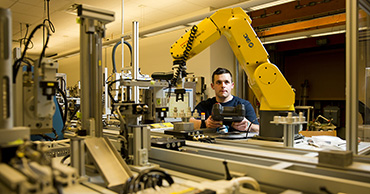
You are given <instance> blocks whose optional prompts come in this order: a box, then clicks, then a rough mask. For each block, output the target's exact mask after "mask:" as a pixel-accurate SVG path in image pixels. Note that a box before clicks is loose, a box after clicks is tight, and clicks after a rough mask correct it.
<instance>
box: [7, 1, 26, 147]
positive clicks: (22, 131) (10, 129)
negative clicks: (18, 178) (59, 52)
mask: <svg viewBox="0 0 370 194" xmlns="http://www.w3.org/2000/svg"><path fill="white" fill-rule="evenodd" d="M11 25H12V17H11V11H10V10H9V9H3V8H0V51H1V52H0V96H1V97H0V144H4V143H8V142H11V141H15V140H17V139H29V137H30V131H29V128H26V127H17V128H14V102H13V86H12V80H13V74H12V53H11V46H12V42H11V41H12V27H11Z"/></svg>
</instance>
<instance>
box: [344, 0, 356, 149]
mask: <svg viewBox="0 0 370 194" xmlns="http://www.w3.org/2000/svg"><path fill="white" fill-rule="evenodd" d="M346 33H347V34H346V141H347V147H346V149H347V151H352V152H353V154H357V152H358V146H357V145H358V143H357V137H358V134H357V133H358V132H357V128H358V126H357V125H358V124H357V113H358V83H357V73H358V67H357V62H358V60H357V59H358V58H357V53H358V50H359V49H358V1H357V0H356V1H353V0H346Z"/></svg>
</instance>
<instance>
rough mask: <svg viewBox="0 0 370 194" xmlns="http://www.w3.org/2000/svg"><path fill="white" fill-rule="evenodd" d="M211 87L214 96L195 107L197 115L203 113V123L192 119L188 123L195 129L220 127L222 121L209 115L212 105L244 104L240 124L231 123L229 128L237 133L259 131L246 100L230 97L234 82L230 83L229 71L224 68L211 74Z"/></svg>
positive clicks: (251, 108)
mask: <svg viewBox="0 0 370 194" xmlns="http://www.w3.org/2000/svg"><path fill="white" fill-rule="evenodd" d="M211 87H212V89H213V90H214V91H215V95H216V96H215V97H213V98H209V99H207V100H206V101H202V102H200V103H199V104H198V105H197V106H196V107H195V109H197V111H198V113H203V112H204V113H205V119H206V120H205V123H203V124H202V121H201V120H197V119H194V118H191V119H190V122H192V123H194V128H195V129H199V128H218V127H222V125H223V123H222V121H215V120H213V119H212V115H211V114H212V107H213V105H214V104H215V103H220V104H221V105H222V106H232V107H235V106H236V105H238V104H244V107H245V112H246V114H245V118H244V119H243V120H242V121H241V122H233V123H231V126H229V127H232V128H234V129H236V130H238V131H246V130H248V129H249V131H251V132H258V131H259V123H258V121H257V117H256V113H255V112H254V109H253V106H252V105H251V103H250V102H248V101H247V100H244V99H241V98H239V97H236V96H233V95H231V90H232V89H233V88H234V82H233V81H232V75H231V73H230V71H229V70H227V69H225V68H218V69H216V71H214V72H213V74H212V83H211ZM224 124H226V123H224Z"/></svg>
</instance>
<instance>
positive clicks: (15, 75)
mask: <svg viewBox="0 0 370 194" xmlns="http://www.w3.org/2000/svg"><path fill="white" fill-rule="evenodd" d="M41 27H43V28H46V29H48V28H47V26H45V25H44V24H39V25H37V26H36V27H35V28H34V29H33V30H32V32H31V34H30V36H29V37H28V39H27V42H26V45H25V47H24V50H23V53H22V56H21V58H19V59H17V60H16V61H15V62H14V64H13V83H15V82H16V77H17V73H18V70H19V68H20V67H21V63H22V62H24V59H25V56H26V52H27V50H28V45H29V44H30V41H31V39H32V38H33V35H34V34H35V33H36V31H37V30H38V29H40V28H41ZM48 34H49V29H48ZM48 42H49V35H48V38H47V42H46V44H45V45H44V48H43V49H42V52H41V57H40V62H39V65H40V64H41V59H42V56H43V55H44V54H45V49H46V47H47V43H48Z"/></svg>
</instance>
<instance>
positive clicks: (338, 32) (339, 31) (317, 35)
mask: <svg viewBox="0 0 370 194" xmlns="http://www.w3.org/2000/svg"><path fill="white" fill-rule="evenodd" d="M345 32H346V30H338V31H333V32H324V33H319V34H312V35H310V36H311V37H319V36H328V35H334V34H341V33H345Z"/></svg>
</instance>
